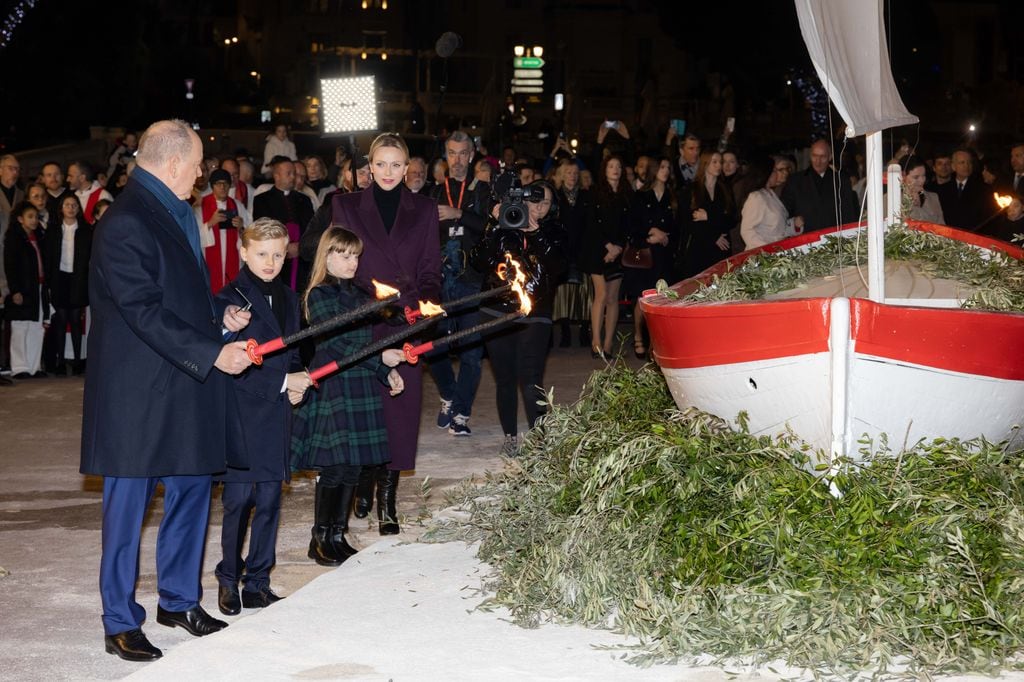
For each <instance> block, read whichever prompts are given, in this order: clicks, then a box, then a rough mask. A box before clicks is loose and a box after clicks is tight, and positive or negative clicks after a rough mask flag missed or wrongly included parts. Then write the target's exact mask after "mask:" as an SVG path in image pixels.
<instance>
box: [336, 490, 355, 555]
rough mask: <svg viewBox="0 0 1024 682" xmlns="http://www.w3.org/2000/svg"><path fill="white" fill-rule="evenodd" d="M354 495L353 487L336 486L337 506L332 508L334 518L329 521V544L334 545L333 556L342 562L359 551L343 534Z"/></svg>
mask: <svg viewBox="0 0 1024 682" xmlns="http://www.w3.org/2000/svg"><path fill="white" fill-rule="evenodd" d="M355 494H356V487H355V486H354V485H341V486H338V505H337V506H336V507H335V508H334V518H333V519H332V520H331V544H332V545H334V554H335V555H336V556H337V557H338V558H339V559H341V560H342V561H344V560H345V559H348V558H349V557H350V556H352V555H353V554H355V553H356V552H358V551H359V550H357V549H356V548H355V547H353V546H352V545H350V544H348V540H346V539H345V533H346V532H348V515H349V511H350V510H351V509H352V497H353V496H354V495H355Z"/></svg>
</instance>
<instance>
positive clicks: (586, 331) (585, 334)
mask: <svg viewBox="0 0 1024 682" xmlns="http://www.w3.org/2000/svg"><path fill="white" fill-rule="evenodd" d="M589 345H590V323H589V322H582V323H580V348H586V347H587V346H589Z"/></svg>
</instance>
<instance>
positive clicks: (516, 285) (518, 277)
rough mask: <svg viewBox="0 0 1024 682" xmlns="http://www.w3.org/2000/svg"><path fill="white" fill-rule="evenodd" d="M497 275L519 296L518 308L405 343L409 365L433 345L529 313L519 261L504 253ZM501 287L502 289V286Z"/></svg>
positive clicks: (475, 332) (523, 277) (484, 329)
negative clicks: (418, 341) (434, 336)
mask: <svg viewBox="0 0 1024 682" xmlns="http://www.w3.org/2000/svg"><path fill="white" fill-rule="evenodd" d="M510 269H511V270H513V271H514V274H512V275H511V277H510V276H509V270H510ZM498 277H500V278H501V279H502V280H503V281H507V282H509V284H508V287H509V289H510V290H511V291H514V292H515V294H516V295H517V296H518V297H519V310H517V311H515V312H512V313H508V314H507V315H502V316H501V317H498V318H495V319H493V320H491V321H489V322H484V323H483V324H478V325H476V326H475V327H470V328H468V329H462V330H460V331H457V332H455V333H454V334H448V335H447V336H445V337H443V338H440V339H434V340H433V341H427V342H426V343H421V344H419V345H418V346H414V345H412V344H411V343H406V344H405V345H404V346H402V351H403V352H404V353H405V359H406V361H407V362H408V363H409V364H411V365H415V364H416V363H417V362H419V359H420V356H421V355H423V354H424V353H428V352H430V351H431V350H433V349H434V346H435V345H438V344H450V343H452V342H453V341H458V340H459V339H461V338H465V337H467V336H471V335H473V334H479V333H482V332H485V331H488V330H490V329H493V328H495V327H500V326H501V325H503V324H505V323H506V322H511V321H513V320H518V319H519V318H520V317H525V316H526V315H529V314H530V311H531V310H533V301H531V300H530V297H529V296H528V295H527V294H526V289H525V288H524V286H523V285H525V284H526V273H525V272H524V271H523V268H522V266H521V265H520V264H519V262H518V261H516V260H515V259H513V258H512V256H511V255H509V254H507V253H506V254H505V263H501V264H500V265H498ZM501 288H502V289H504V287H501ZM492 291H494V290H492Z"/></svg>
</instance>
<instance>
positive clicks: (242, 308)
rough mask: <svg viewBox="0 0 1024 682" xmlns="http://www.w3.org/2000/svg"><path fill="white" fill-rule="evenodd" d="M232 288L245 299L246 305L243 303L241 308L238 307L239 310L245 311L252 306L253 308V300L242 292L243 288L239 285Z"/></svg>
mask: <svg viewBox="0 0 1024 682" xmlns="http://www.w3.org/2000/svg"><path fill="white" fill-rule="evenodd" d="M231 288H232V289H234V290H235V293H237V294H238V295H239V296H241V297H242V300H243V301H245V305H243V306H242V307H241V308H239V309H238V311H239V312H245V311H246V310H249V309H250V308H252V301H250V300H249V299H248V297H246V295H245V294H243V293H242V290H241V289H239V288H238V287H231Z"/></svg>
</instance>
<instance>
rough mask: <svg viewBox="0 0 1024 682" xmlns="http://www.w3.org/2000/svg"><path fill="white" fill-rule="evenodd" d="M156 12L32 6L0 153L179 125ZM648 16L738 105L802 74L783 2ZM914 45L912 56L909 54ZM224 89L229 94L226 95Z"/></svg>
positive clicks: (915, 87)
mask: <svg viewBox="0 0 1024 682" xmlns="http://www.w3.org/2000/svg"><path fill="white" fill-rule="evenodd" d="M27 4H28V3H27V2H25V0H17V1H11V0H0V7H2V8H3V16H5V17H7V18H8V21H10V19H11V17H12V9H13V8H15V7H18V6H22V7H24V6H26V5H27ZM394 4H398V3H394ZM934 4H938V3H930V2H923V1H916V2H893V3H892V6H891V7H889V5H888V3H887V4H886V6H885V11H886V12H887V13H889V16H887V19H889V20H890V21H889V23H890V26H891V29H890V40H891V41H892V43H893V50H892V62H893V70H894V74H895V75H896V78H897V83H898V85H899V87H900V89H901V92H902V93H903V95H904V99H905V100H906V101H907V104H908V106H909V107H910V108H911V110H912V111H913V110H920V108H921V107H928V106H930V100H929V99H928V98H929V97H933V94H934V92H935V91H936V90H937V89H940V88H942V87H948V86H950V85H952V84H948V83H946V82H945V81H944V78H945V75H944V74H943V73H942V72H941V70H939V69H938V64H939V62H940V61H941V56H942V54H941V53H942V50H943V49H944V46H943V41H941V40H936V39H935V31H936V29H935V23H934V13H933V12H932V11H931V7H932V6H933V5H934ZM947 4H949V3H947ZM953 4H960V5H978V4H979V3H971V2H959V3H953ZM981 4H985V5H988V6H992V5H996V6H998V8H999V12H1000V16H1001V18H1002V21H1001V22H1000V28H999V29H998V30H1002V31H1007V32H1008V35H1007V36H1006V39H1007V41H1008V42H1009V43H1010V44H1011V45H1017V44H1018V43H1020V42H1021V37H1020V34H1019V30H1020V27H1021V26H1022V25H1024V9H1022V6H1024V2H1011V1H1009V0H1002V1H1000V2H995V3H981ZM157 5H158V3H157V2H156V1H155V0H135V1H134V2H129V1H126V0H107V1H105V2H98V3H86V2H62V1H59V0H35V7H34V8H33V9H30V10H29V11H28V12H27V13H26V14H25V16H24V19H23V20H22V21H21V22H20V24H19V25H18V26H17V28H16V29H15V30H14V31H13V32H12V33H11V34H10V35H11V38H10V40H9V44H8V45H7V46H6V47H0V64H2V65H3V70H4V79H3V87H2V88H0V143H5V144H6V145H7V146H8V148H12V149H16V148H19V147H27V146H37V145H43V144H48V143H52V142H58V141H62V140H67V139H76V138H82V137H85V136H87V126H88V125H90V124H92V125H115V126H116V125H126V126H128V127H129V128H139V127H143V126H145V125H146V124H147V123H149V122H151V121H152V120H154V119H155V118H158V117H163V116H166V115H168V112H171V113H174V114H177V115H181V114H182V113H183V112H180V111H176V109H180V108H181V106H182V104H181V96H180V95H181V93H180V89H181V88H180V81H181V72H182V69H183V64H182V62H183V61H189V59H190V58H189V57H182V56H181V55H180V53H181V50H175V49H172V48H173V47H175V44H176V43H177V42H179V41H182V40H187V38H186V37H184V36H175V35H171V34H170V32H169V31H168V29H167V26H166V22H163V21H161V17H160V14H159V12H158V11H157ZM176 6H177V7H178V8H180V9H181V10H182V11H183V12H188V11H194V12H196V13H200V14H201V13H203V12H204V11H205V9H204V8H208V7H210V5H209V4H207V3H201V2H196V1H194V0H182V1H181V2H179V3H177V4H176ZM652 6H653V7H655V8H656V11H657V12H658V13H659V18H660V19H661V21H660V23H661V25H663V26H669V27H679V28H675V29H673V30H675V33H674V34H673V37H674V40H675V42H676V44H677V45H678V46H680V47H681V48H683V49H685V50H687V51H688V52H689V53H690V54H692V55H694V56H695V57H697V58H698V59H700V60H706V63H707V69H708V70H709V71H721V72H722V73H723V74H725V75H726V76H727V77H728V78H729V79H730V80H731V82H732V84H733V86H734V87H735V89H736V92H737V94H738V96H739V97H740V98H746V99H747V100H750V101H759V100H763V99H764V98H767V97H772V96H774V95H775V94H777V91H778V88H779V83H780V81H782V80H784V78H785V77H786V74H787V73H788V72H790V71H791V70H792V69H796V70H798V71H801V70H802V71H803V72H809V70H810V63H809V60H808V58H807V53H806V50H805V48H804V45H803V42H802V40H801V38H800V32H799V26H798V24H797V19H796V11H795V9H794V7H793V4H792V3H791V2H785V1H781V2H761V3H750V4H747V3H744V4H743V5H742V6H738V5H736V4H735V3H725V2H706V3H690V2H678V1H677V0H663V1H662V0H659V1H656V2H653V3H652ZM582 20H585V18H584V19H582ZM1013 31H1017V33H1013ZM431 42H432V41H431ZM910 44H913V45H915V46H920V47H919V51H918V52H916V53H911V52H910V51H909V50H908V49H906V46H907V45H910ZM1021 49H1024V48H1020V47H1016V48H1015V50H1016V51H1018V52H1019V51H1020V50H1021ZM1011 56H1013V55H1011ZM1019 58H1020V56H1019V55H1018V59H1019ZM188 67H189V68H192V69H200V70H201V69H202V67H203V64H201V63H195V58H194V57H193V58H192V62H191V63H189V64H188ZM231 85H232V84H225V92H227V91H229V90H230V87H231ZM693 94H696V95H698V96H699V95H700V93H699V92H698V93H693Z"/></svg>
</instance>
